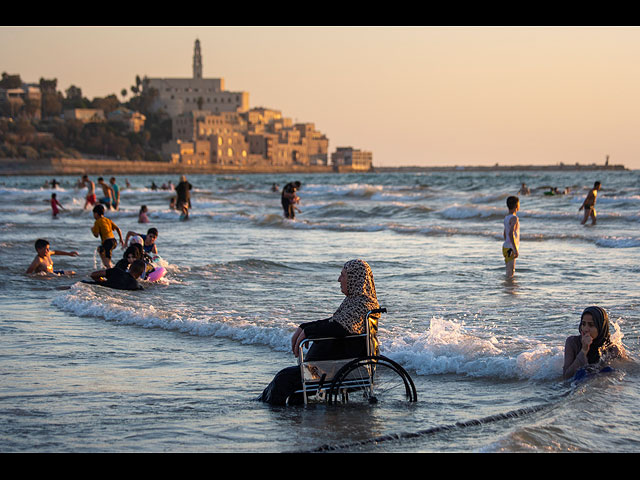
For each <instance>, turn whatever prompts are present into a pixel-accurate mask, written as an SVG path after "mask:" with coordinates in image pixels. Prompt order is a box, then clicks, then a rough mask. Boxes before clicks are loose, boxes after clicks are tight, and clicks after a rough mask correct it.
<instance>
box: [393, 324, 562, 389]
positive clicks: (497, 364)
mask: <svg viewBox="0 0 640 480" xmlns="http://www.w3.org/2000/svg"><path fill="white" fill-rule="evenodd" d="M529 343H530V342H527V349H526V350H525V351H522V352H520V353H515V354H510V353H509V352H507V351H506V350H505V349H504V348H502V347H501V345H500V344H499V342H498V341H497V340H496V339H495V338H493V337H491V338H481V337H479V336H477V335H474V334H473V333H471V332H469V331H467V330H466V328H465V324H464V322H457V321H453V320H444V319H442V318H432V319H431V324H430V326H429V330H428V332H426V333H425V334H412V335H405V336H404V337H403V338H395V339H394V340H392V341H391V342H390V345H388V346H387V344H386V342H383V346H385V348H384V351H383V354H384V355H386V356H388V357H390V358H392V359H394V360H396V361H398V362H399V363H401V364H402V365H403V366H404V367H405V368H408V369H410V370H413V371H415V372H416V374H418V375H445V374H454V375H464V376H469V377H479V378H503V379H504V378H509V379H515V380H521V379H535V380H540V379H552V378H557V377H558V376H560V375H561V374H562V361H563V345H562V346H553V347H547V346H545V345H535V346H533V347H531V346H530V345H529Z"/></svg>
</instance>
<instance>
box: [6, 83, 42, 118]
mask: <svg viewBox="0 0 640 480" xmlns="http://www.w3.org/2000/svg"><path fill="white" fill-rule="evenodd" d="M0 108H2V110H3V111H5V112H6V114H7V115H9V116H12V117H13V116H16V115H19V114H20V113H24V114H26V115H27V116H29V117H31V118H34V119H36V120H39V119H40V118H41V117H42V92H41V91H40V86H39V85H36V84H30V83H24V84H22V86H21V87H18V88H0Z"/></svg>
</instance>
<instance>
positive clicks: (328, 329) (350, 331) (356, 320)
mask: <svg viewBox="0 0 640 480" xmlns="http://www.w3.org/2000/svg"><path fill="white" fill-rule="evenodd" d="M344 269H345V271H346V274H347V296H346V298H345V299H344V301H343V302H342V304H341V305H340V307H338V310H336V312H335V313H334V314H333V315H332V316H331V317H330V318H327V319H325V320H318V321H315V322H308V323H303V324H302V325H300V328H302V330H304V333H305V337H306V338H308V339H314V338H323V337H337V339H336V340H333V341H331V342H329V341H323V342H317V343H315V344H313V345H312V346H311V348H310V349H309V353H308V354H307V355H306V356H305V358H306V359H307V360H336V359H340V358H353V357H358V356H363V355H366V352H367V346H366V339H365V338H364V337H361V338H349V339H345V338H342V337H344V336H346V335H358V334H362V333H365V332H366V324H365V320H366V316H367V313H368V312H369V311H371V310H375V309H377V308H379V305H378V299H377V297H376V287H375V283H374V281H373V273H372V272H371V268H370V267H369V265H368V264H367V262H365V261H364V260H350V261H348V262H347V263H345V264H344ZM379 317H380V315H379V314H372V315H371V317H370V323H371V325H372V327H373V328H371V330H370V334H371V338H372V344H373V346H374V349H373V351H372V354H374V355H377V353H378V345H379V344H378V340H377V325H378V323H377V322H378V319H379ZM301 388H302V380H301V373H300V367H299V366H294V367H287V368H285V369H283V370H281V371H280V372H278V373H277V374H276V376H275V377H274V379H273V380H272V381H271V383H270V384H269V385H268V386H267V388H265V390H264V391H263V392H262V394H261V395H260V397H258V400H260V401H263V402H266V403H269V404H272V405H287V404H288V405H294V404H300V403H302V402H303V399H302V394H296V395H294V392H295V391H296V390H300V389H301Z"/></svg>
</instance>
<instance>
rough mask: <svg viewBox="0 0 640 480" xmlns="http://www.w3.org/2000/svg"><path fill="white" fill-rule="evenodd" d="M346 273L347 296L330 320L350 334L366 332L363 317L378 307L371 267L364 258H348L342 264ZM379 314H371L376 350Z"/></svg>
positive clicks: (372, 333)
mask: <svg viewBox="0 0 640 480" xmlns="http://www.w3.org/2000/svg"><path fill="white" fill-rule="evenodd" d="M344 270H345V271H346V274H347V297H346V298H345V299H344V300H343V301H342V304H340V307H338V310H336V312H335V313H334V314H333V316H332V317H331V320H332V321H334V322H338V323H339V324H340V325H342V326H343V327H344V328H345V330H347V331H348V332H349V333H350V334H351V335H357V334H361V333H365V332H366V327H365V323H364V321H365V318H366V316H367V313H368V312H369V311H371V310H375V309H377V308H380V306H379V305H378V299H377V297H376V286H375V284H374V282H373V273H372V272H371V267H369V264H368V263H367V262H365V261H364V260H349V261H348V262H347V263H345V264H344ZM378 318H380V315H379V314H375V315H371V317H369V320H370V322H371V326H370V329H371V336H372V339H373V340H374V342H373V343H374V346H375V350H377V339H376V332H377V327H378Z"/></svg>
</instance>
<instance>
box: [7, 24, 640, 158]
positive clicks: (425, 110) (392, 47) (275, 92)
mask: <svg viewBox="0 0 640 480" xmlns="http://www.w3.org/2000/svg"><path fill="white" fill-rule="evenodd" d="M196 38H198V39H200V43H201V48H202V55H203V76H204V77H205V78H223V79H224V81H225V88H226V89H227V90H230V91H246V92H249V103H250V106H251V107H268V108H274V109H277V110H280V111H282V113H283V115H284V116H286V117H290V118H292V119H294V120H295V121H300V122H312V123H314V124H315V126H316V129H318V130H320V131H321V132H323V133H325V134H326V135H327V136H328V137H329V142H330V143H329V149H330V152H333V151H334V150H335V148H336V147H338V146H353V147H354V148H360V149H363V150H370V151H372V152H373V161H374V165H378V166H391V165H425V166H440V165H442V166H444V165H493V164H495V163H499V164H501V165H510V164H511V165H525V164H544V165H550V164H557V163H559V162H564V163H567V164H573V163H576V162H580V163H583V164H584V163H599V164H600V163H603V162H604V160H605V156H606V155H609V156H610V163H614V164H619V163H621V164H624V165H626V166H627V167H628V168H640V128H639V127H640V28H638V27H0V72H7V73H10V74H20V75H21V77H22V79H23V80H24V81H26V82H38V81H39V79H40V78H46V79H52V78H57V79H58V89H59V90H61V91H64V90H66V89H67V88H68V87H69V86H70V85H75V86H78V87H80V88H81V89H82V92H83V94H84V96H86V97H88V98H89V99H93V98H94V97H101V96H106V95H109V94H111V93H114V94H116V95H118V96H119V95H120V91H121V90H122V89H123V88H127V89H129V87H130V86H131V85H132V84H133V83H134V81H135V77H136V75H140V76H141V77H142V76H145V75H146V76H149V77H182V78H189V77H191V76H192V57H193V47H194V42H195V39H196Z"/></svg>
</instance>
